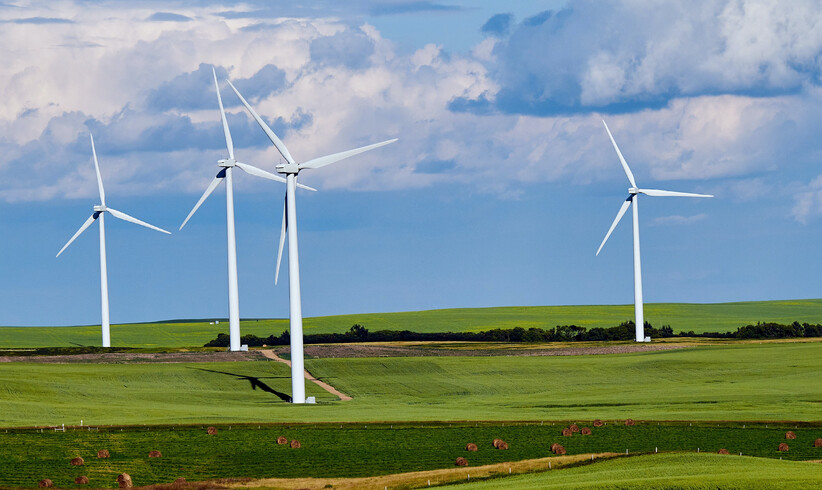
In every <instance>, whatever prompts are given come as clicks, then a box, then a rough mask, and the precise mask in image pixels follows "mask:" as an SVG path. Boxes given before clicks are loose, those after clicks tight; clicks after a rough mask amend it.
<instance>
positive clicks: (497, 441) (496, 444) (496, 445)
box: [494, 439, 503, 448]
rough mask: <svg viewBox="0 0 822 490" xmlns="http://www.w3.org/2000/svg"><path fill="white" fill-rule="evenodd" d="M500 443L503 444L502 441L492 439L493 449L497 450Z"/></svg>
mask: <svg viewBox="0 0 822 490" xmlns="http://www.w3.org/2000/svg"><path fill="white" fill-rule="evenodd" d="M501 442H503V441H502V439H494V447H495V448H499V445H500V443H501Z"/></svg>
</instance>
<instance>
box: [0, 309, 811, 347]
mask: <svg viewBox="0 0 822 490" xmlns="http://www.w3.org/2000/svg"><path fill="white" fill-rule="evenodd" d="M645 317H646V319H647V320H648V321H650V322H651V323H652V324H654V325H655V326H657V327H659V326H662V325H665V324H670V325H671V326H672V327H673V329H674V330H675V331H690V330H693V331H694V332H706V331H721V332H726V331H735V330H736V329H737V328H738V327H741V326H744V325H746V324H748V323H755V322H757V321H777V322H783V323H790V322H792V321H799V322H809V323H820V322H822V299H811V300H795V301H759V302H744V303H720V304H686V303H657V304H647V305H645ZM632 318H633V305H616V306H533V307H502V308H460V309H449V310H431V311H412V312H399V313H368V314H356V315H340V316H328V317H316V318H306V319H305V332H306V333H325V332H344V331H346V330H348V329H349V328H351V325H353V324H355V323H359V324H361V325H365V326H366V327H367V328H369V329H370V330H382V329H391V330H413V331H417V332H444V331H480V330H488V329H492V328H513V327H517V326H519V327H523V328H529V327H540V328H552V327H554V326H556V325H570V324H575V325H580V326H584V327H589V328H590V327H612V326H615V325H617V324H619V323H620V322H623V321H625V320H629V319H632ZM223 323H224V322H221V323H220V325H209V322H173V323H149V324H126V325H113V326H112V334H111V337H112V342H113V343H114V344H115V345H122V346H131V347H156V346H166V347H186V346H201V345H203V344H204V343H205V342H208V341H209V340H211V339H213V338H214V337H216V336H217V334H218V333H220V332H227V331H228V325H223ZM287 328H288V322H287V320H281V319H280V320H244V321H243V322H242V332H243V334H254V335H259V336H266V337H267V336H268V335H271V334H279V333H280V332H282V331H283V330H285V329H287ZM99 342H100V328H99V327H98V326H82V327H26V328H20V327H2V328H0V348H9V347H43V346H68V345H74V344H81V345H98V344H99Z"/></svg>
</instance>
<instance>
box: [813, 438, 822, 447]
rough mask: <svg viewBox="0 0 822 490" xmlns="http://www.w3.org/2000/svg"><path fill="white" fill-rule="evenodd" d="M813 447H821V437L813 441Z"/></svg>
mask: <svg viewBox="0 0 822 490" xmlns="http://www.w3.org/2000/svg"><path fill="white" fill-rule="evenodd" d="M813 447H822V439H817V440H815V441H813Z"/></svg>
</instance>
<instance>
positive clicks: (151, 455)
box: [148, 450, 163, 458]
mask: <svg viewBox="0 0 822 490" xmlns="http://www.w3.org/2000/svg"><path fill="white" fill-rule="evenodd" d="M148 457H149V458H162V457H163V453H161V452H160V451H157V450H154V451H149V453H148Z"/></svg>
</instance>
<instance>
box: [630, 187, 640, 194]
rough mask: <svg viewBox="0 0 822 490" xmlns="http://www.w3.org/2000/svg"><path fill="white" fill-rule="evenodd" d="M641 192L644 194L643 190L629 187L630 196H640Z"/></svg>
mask: <svg viewBox="0 0 822 490" xmlns="http://www.w3.org/2000/svg"><path fill="white" fill-rule="evenodd" d="M640 192H642V190H641V189H637V188H636V187H629V188H628V194H631V195H632V196H633V195H635V194H639V193H640Z"/></svg>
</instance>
